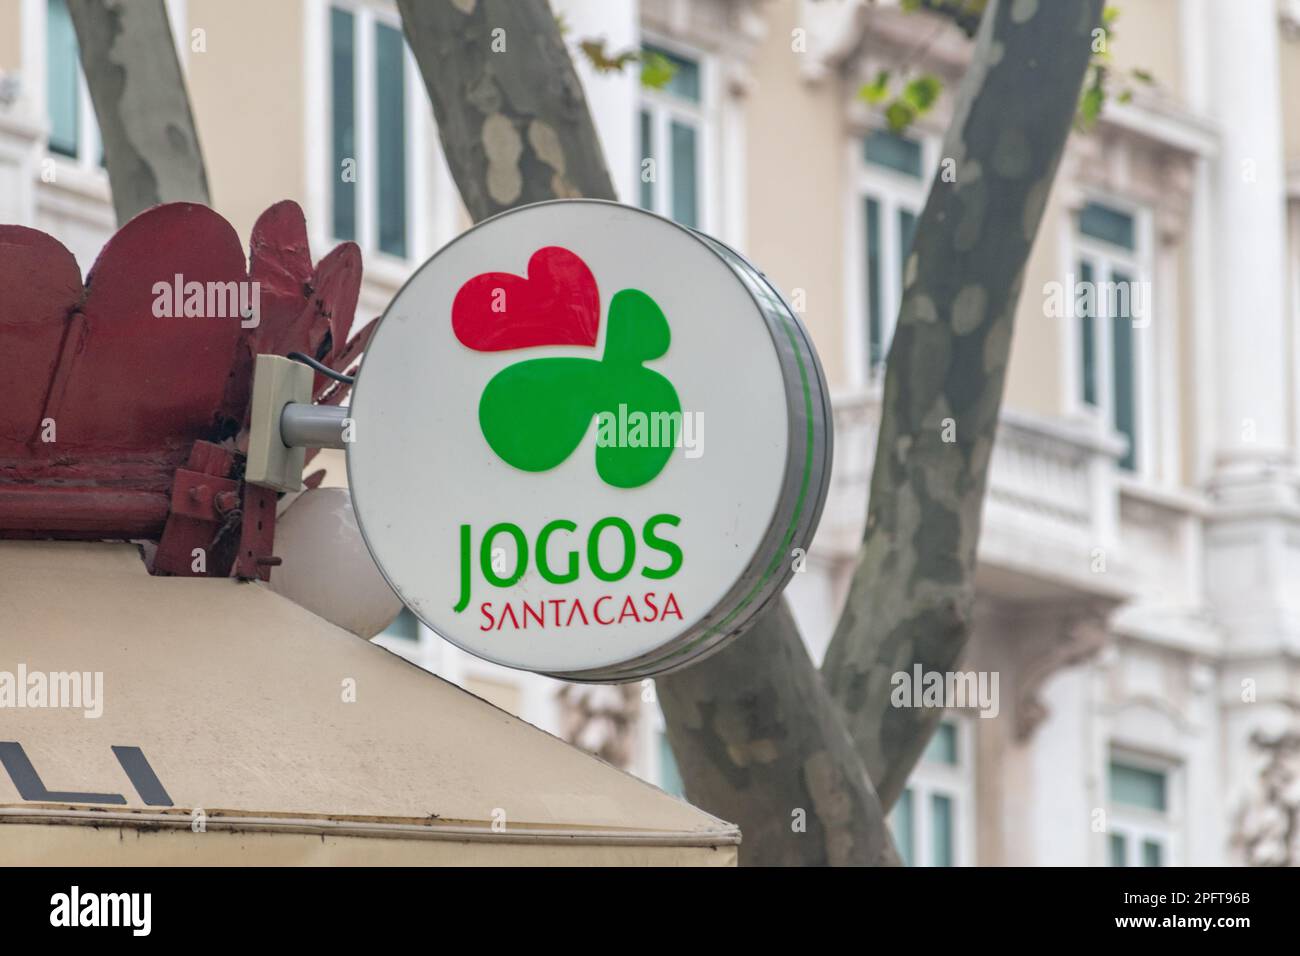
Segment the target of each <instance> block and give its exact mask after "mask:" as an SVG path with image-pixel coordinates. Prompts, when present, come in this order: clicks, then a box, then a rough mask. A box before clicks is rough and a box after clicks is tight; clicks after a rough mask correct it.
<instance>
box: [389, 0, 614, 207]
mask: <svg viewBox="0 0 1300 956" xmlns="http://www.w3.org/2000/svg"><path fill="white" fill-rule="evenodd" d="M397 6H398V8H399V9H400V10H401V11H402V29H403V31H404V32H405V33H406V42H407V43H408V44H409V45H410V47H411V51H412V52H413V53H414V54H415V60H416V62H417V63H419V65H420V74H421V76H423V78H424V86H425V89H426V90H428V93H429V99H430V101H431V102H432V103H433V112H434V115H435V116H436V117H437V120H438V135H439V137H440V138H441V140H442V150H443V153H444V154H445V155H446V157H447V165H448V166H449V167H450V169H451V175H452V178H454V179H455V180H456V186H457V188H458V189H459V190H460V195H461V198H462V199H463V200H464V201H465V208H466V209H468V210H469V214H470V215H471V216H473V217H474V221H475V222H478V221H480V220H483V219H486V218H487V217H488V216H491V215H494V214H495V213H498V212H502V211H504V210H506V209H511V208H513V207H515V206H522V205H524V204H526V203H531V202H539V201H541V200H543V199H557V198H558V199H563V198H572V197H577V196H586V197H588V198H591V199H615V198H617V197H616V196H615V195H614V186H613V183H611V182H610V178H609V171H608V169H607V168H606V167H605V156H604V153H603V152H602V151H601V148H600V139H599V138H598V137H597V136H596V127H595V126H594V124H593V123H592V121H591V113H590V112H589V111H588V109H587V98H586V96H585V95H584V94H583V92H582V84H581V83H580V82H579V81H578V74H577V73H576V72H575V71H574V69H573V62H572V61H571V60H570V59H569V54H568V52H567V51H566V50H565V47H564V39H563V37H561V36H560V28H559V24H558V23H556V21H555V16H554V15H553V14H552V13H551V10H550V7H549V6H548V5H547V4H546V2H545V0H398V3H397Z"/></svg>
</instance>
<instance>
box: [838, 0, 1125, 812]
mask: <svg viewBox="0 0 1300 956" xmlns="http://www.w3.org/2000/svg"><path fill="white" fill-rule="evenodd" d="M1101 6H1102V2H1101V0H1086V2H1083V3H1055V2H1047V0H1010V2H1009V0H992V2H990V4H989V8H988V10H987V11H986V12H985V16H984V22H983V23H982V25H981V27H980V30H979V33H978V36H977V39H976V49H975V55H974V59H973V61H972V64H971V67H970V69H969V70H968V72H967V75H966V77H965V79H964V81H963V82H962V85H961V88H960V91H959V93H958V98H957V102H956V107H955V113H954V118H953V121H952V125H951V126H950V127H949V130H948V134H947V136H946V137H945V139H944V145H943V156H944V157H945V159H944V161H943V162H944V163H947V161H948V160H949V159H951V160H953V161H954V163H955V167H954V168H955V172H956V176H955V181H953V182H948V181H945V178H944V176H943V167H942V165H941V168H940V173H939V175H937V176H936V178H935V180H934V183H933V185H932V186H931V189H930V197H929V200H928V201H927V202H926V205H925V211H924V212H923V213H922V215H921V219H920V222H919V223H918V224H917V228H916V234H915V235H916V239H915V243H914V245H913V248H912V253H911V255H910V256H909V258H908V261H907V266H906V279H905V290H904V293H903V301H902V304H901V306H900V309H899V319H898V325H897V329H896V331H895V333H894V343H893V347H892V348H891V350H890V354H889V360H888V364H887V367H886V373H885V388H884V402H883V408H882V411H881V423H880V435H879V440H878V444H877V448H876V458H875V465H874V470H873V472H872V478H871V497H870V509H869V513H868V516H867V527H866V533H865V536H864V540H863V547H862V551H861V552H860V553H859V559H858V566H857V568H856V570H855V572H854V575H853V581H852V584H851V586H850V590H849V596H848V601H847V604H846V607H845V610H844V613H843V615H842V616H841V618H840V621H839V624H838V626H837V627H836V631H835V636H834V638H833V639H832V641H831V644H830V647H829V649H828V650H827V654H826V660H825V663H824V664H823V666H822V673H823V675H824V677H825V678H826V681H827V684H828V685H829V687H830V689H831V693H832V695H833V696H834V698H835V700H836V702H837V703H838V704H839V706H840V709H841V711H842V713H843V714H844V718H845V721H846V722H847V725H848V729H849V731H850V733H851V734H852V735H853V739H854V741H855V743H856V745H857V749H858V752H859V753H860V754H861V755H862V758H863V760H864V762H865V763H866V767H867V771H868V772H869V773H870V775H871V779H872V780H873V781H875V784H876V788H877V791H878V793H879V795H880V799H881V801H882V802H883V803H884V805H885V806H886V807H889V806H892V805H893V803H894V801H895V800H896V799H897V798H898V795H899V793H900V792H901V791H902V789H903V785H904V784H905V782H906V780H907V776H908V774H909V773H910V772H911V770H912V767H913V766H914V765H915V763H916V761H917V759H918V758H919V757H920V755H921V752H922V751H923V750H924V749H925V746H926V743H927V742H928V740H929V738H930V736H931V734H932V733H933V732H934V728H935V726H936V725H937V724H938V722H939V719H940V717H941V716H942V710H941V709H939V708H934V709H916V710H914V709H908V708H894V707H892V706H891V704H890V691H891V677H892V675H893V674H894V673H896V672H898V671H910V670H911V669H912V667H913V665H914V664H920V665H921V666H922V667H923V668H924V670H926V671H939V672H948V671H951V670H953V669H954V668H956V666H957V665H958V663H959V660H960V657H961V654H962V651H963V649H964V647H965V645H966V638H967V635H968V633H969V628H970V614H971V605H972V602H973V597H974V574H975V555H976V544H977V542H978V540H979V533H980V520H981V512H982V507H983V500H984V490H985V485H986V484H987V481H988V466H989V457H990V453H991V452H992V449H993V440H994V436H995V433H996V429H997V422H998V413H999V410H1000V408H1001V404H1002V387H1003V380H1004V378H1005V374H1006V368H1007V362H1008V359H1009V356H1010V351H1011V333H1012V325H1013V320H1014V315H1015V308H1016V302H1017V300H1018V298H1019V294H1020V286H1021V282H1022V280H1023V278H1024V271H1025V263H1026V261H1027V260H1028V258H1029V251H1030V248H1031V246H1032V244H1033V241H1034V237H1035V235H1036V234H1037V231H1038V224H1039V220H1040V219H1041V217H1042V213H1043V208H1044V206H1045V205H1046V202H1047V196H1048V193H1049V191H1050V190H1051V186H1052V180H1053V178H1054V177H1055V175H1056V167H1057V163H1058V162H1059V160H1060V156H1061V152H1062V150H1063V149H1064V146H1065V140H1066V136H1067V135H1068V133H1069V130H1070V124H1071V121H1072V119H1073V117H1074V112H1075V106H1076V104H1077V103H1078V99H1079V89H1080V85H1081V83H1082V80H1083V75H1084V70H1085V69H1086V67H1087V65H1088V60H1089V57H1090V56H1091V46H1090V35H1091V31H1092V29H1093V28H1094V27H1096V26H1097V25H1098V24H1099V23H1100V17H1101ZM950 420H951V423H952V424H953V425H954V426H955V430H956V436H955V441H951V442H949V441H945V440H944V434H945V431H946V429H945V425H946V424H948V423H949V421H950Z"/></svg>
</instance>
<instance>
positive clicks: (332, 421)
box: [280, 402, 348, 448]
mask: <svg viewBox="0 0 1300 956" xmlns="http://www.w3.org/2000/svg"><path fill="white" fill-rule="evenodd" d="M347 417H348V410H347V409H346V408H339V407H338V406H337V405H310V404H307V403H304V402H290V403H289V404H287V405H285V406H284V411H282V412H281V413H280V441H281V442H283V443H284V445H285V447H286V448H343V447H344V445H345V443H344V441H343V425H344V423H345V422H346V421H347Z"/></svg>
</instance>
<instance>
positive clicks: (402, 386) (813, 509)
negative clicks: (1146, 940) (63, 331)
mask: <svg viewBox="0 0 1300 956" xmlns="http://www.w3.org/2000/svg"><path fill="white" fill-rule="evenodd" d="M350 415H351V418H352V420H353V422H354V429H353V432H354V433H353V439H352V441H351V442H349V443H348V445H347V450H348V476H349V483H350V485H351V489H352V495H353V501H354V507H355V510H356V514H357V519H358V524H359V525H360V528H361V532H362V535H363V536H364V537H365V540H366V543H367V545H368V547H369V548H370V551H371V554H372V555H373V556H374V559H375V563H376V564H377V565H378V566H379V569H380V571H382V572H383V574H384V577H385V578H387V579H388V583H389V584H390V585H391V586H392V587H393V589H394V591H396V592H397V594H398V595H399V596H400V597H401V599H402V600H403V601H404V602H405V603H406V605H407V606H408V607H409V608H410V609H411V610H412V611H413V612H414V613H415V614H416V616H417V617H419V618H420V620H422V621H423V622H424V623H425V624H427V625H428V626H429V627H430V628H432V629H433V630H434V631H436V632H437V633H438V634H440V635H442V636H443V637H444V638H446V639H447V640H449V641H451V642H452V643H453V644H456V645H457V646H458V647H461V648H463V649H464V650H466V651H468V652H470V653H471V654H475V655H477V656H479V657H482V658H486V659H487V660H491V661H495V662H497V663H499V664H504V665H506V666H508V667H516V668H522V669H526V670H531V671H541V672H543V673H547V674H551V675H553V676H556V677H562V678H564V679H566V680H578V681H625V680H637V679H640V678H644V677H647V676H650V675H653V674H661V673H665V672H667V671H670V670H674V669H676V668H679V667H683V666H685V665H686V664H688V663H690V662H692V661H694V660H696V659H698V658H699V657H700V656H702V655H704V654H707V653H709V652H711V651H713V650H716V649H717V648H719V647H721V646H722V644H723V643H725V642H726V641H727V640H729V639H730V638H733V637H735V636H736V635H737V634H739V633H741V632H742V631H743V630H744V629H745V628H746V627H747V626H748V625H749V624H750V623H752V621H753V620H754V618H755V616H756V615H757V614H758V613H759V612H760V611H761V610H762V609H763V608H764V607H765V606H766V605H767V604H768V603H769V602H770V601H771V600H772V599H773V598H775V597H776V595H777V594H779V593H780V591H781V589H782V588H783V587H784V586H785V584H786V583H787V582H788V581H789V579H790V576H791V574H793V573H794V571H795V570H796V569H797V568H799V567H801V561H802V559H803V555H804V553H805V550H806V549H807V547H808V545H809V542H810V541H811V539H812V535H813V532H814V531H815V530H816V525H817V519H818V518H819V517H820V514H821V509H822V504H823V502H824V500H825V496H826V487H827V483H828V481H829V476H830V460H831V432H830V401H829V398H828V394H827V389H826V382H825V378H824V376H823V374H822V370H821V366H820V364H819V362H818V360H817V356H816V353H815V352H814V351H813V348H812V345H811V343H810V341H809V338H808V335H807V332H806V331H805V330H804V328H803V326H802V325H801V324H800V323H799V321H798V319H796V318H795V316H794V313H793V312H792V310H791V309H790V307H789V306H788V305H787V304H786V303H785V301H784V300H783V299H782V298H781V296H780V294H779V293H778V292H777V291H776V290H775V289H774V288H773V287H772V285H771V284H770V283H769V282H768V281H767V280H766V278H765V277H764V276H763V275H762V273H760V272H758V271H757V270H756V269H755V268H754V267H753V266H751V265H750V264H748V263H747V262H746V261H745V260H744V259H743V258H741V257H740V256H739V255H738V254H737V253H735V252H734V251H732V250H730V249H729V248H727V247H726V246H724V245H722V244H721V243H719V242H717V241H716V240H713V239H711V238H709V237H707V236H704V235H702V234H700V233H697V232H694V231H692V230H690V229H687V228H684V227H682V226H679V225H677V224H676V223H673V222H670V221H668V220H666V219H663V218H660V217H659V216H656V215H654V214H652V213H648V212H645V211H643V210H640V209H634V208H631V207H628V206H622V205H619V204H617V203H608V202H599V201H592V200H562V201H555V202H545V203H538V204H535V205H531V206H525V207H521V208H519V209H515V210H512V211H510V212H507V213H503V214H501V215H499V216H496V217H495V218H492V219H489V220H487V221H485V222H483V223H481V224H480V225H478V226H476V227H475V228H473V229H471V230H469V231H468V232H466V233H465V234H464V235H462V236H460V237H459V238H458V239H456V240H455V241H454V242H452V243H451V244H449V245H448V246H446V247H445V248H443V249H442V250H441V251H440V252H438V253H437V254H436V255H435V256H434V257H433V258H432V259H430V260H429V261H428V262H426V263H425V264H424V265H423V266H421V267H420V269H419V270H418V271H417V272H416V273H415V274H414V275H413V276H412V277H411V279H410V281H408V282H407V283H406V285H405V286H404V287H403V288H402V290H401V291H400V292H399V293H398V294H397V296H396V297H395V298H394V299H393V301H392V303H391V304H390V305H389V307H388V309H387V311H386V312H385V313H384V316H383V320H382V321H381V322H380V324H379V326H378V328H377V329H376V331H375V334H374V336H373V338H372V339H371V341H370V343H369V345H368V347H367V348H366V354H365V358H364V360H363V364H362V366H361V370H360V372H359V373H358V375H357V382H356V386H355V388H354V390H353V398H352V406H351V411H350Z"/></svg>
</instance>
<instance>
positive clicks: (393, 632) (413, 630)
mask: <svg viewBox="0 0 1300 956" xmlns="http://www.w3.org/2000/svg"><path fill="white" fill-rule="evenodd" d="M379 636H380V637H395V638H398V639H399V640H403V641H418V640H419V639H420V622H419V621H418V620H417V619H416V617H415V615H414V614H412V613H411V611H410V609H409V608H402V610H401V611H400V612H399V613H398V615H397V617H395V618H393V623H391V624H389V625H388V627H386V628H384V629H383V631H381V632H380V634H379Z"/></svg>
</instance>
